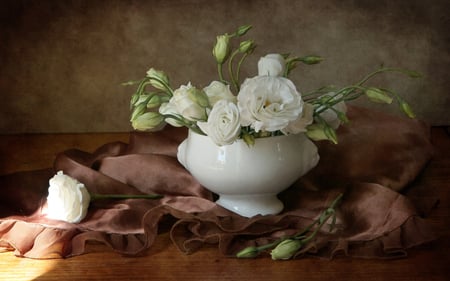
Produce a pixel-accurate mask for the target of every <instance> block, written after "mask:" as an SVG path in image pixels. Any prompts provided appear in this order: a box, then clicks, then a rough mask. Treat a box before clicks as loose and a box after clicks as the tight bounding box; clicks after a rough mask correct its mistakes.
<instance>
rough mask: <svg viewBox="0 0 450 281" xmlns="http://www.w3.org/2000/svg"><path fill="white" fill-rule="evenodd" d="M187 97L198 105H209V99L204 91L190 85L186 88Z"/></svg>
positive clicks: (204, 106)
mask: <svg viewBox="0 0 450 281" xmlns="http://www.w3.org/2000/svg"><path fill="white" fill-rule="evenodd" d="M188 97H189V99H190V100H191V101H193V102H195V103H196V104H198V105H199V106H201V107H203V108H206V107H209V99H208V96H207V95H206V93H205V91H203V90H199V89H197V88H195V87H191V88H190V89H189V90H188Z"/></svg>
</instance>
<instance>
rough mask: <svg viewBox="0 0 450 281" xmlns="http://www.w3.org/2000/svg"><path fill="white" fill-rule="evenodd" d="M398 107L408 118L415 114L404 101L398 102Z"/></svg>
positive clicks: (413, 116) (414, 116)
mask: <svg viewBox="0 0 450 281" xmlns="http://www.w3.org/2000/svg"><path fill="white" fill-rule="evenodd" d="M400 108H401V110H402V111H403V112H404V113H405V114H406V115H407V116H408V117H409V118H416V114H414V112H413V110H412V108H411V106H410V105H409V104H408V103H406V102H405V101H401V102H400Z"/></svg>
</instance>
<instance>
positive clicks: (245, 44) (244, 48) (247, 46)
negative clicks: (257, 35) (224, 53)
mask: <svg viewBox="0 0 450 281" xmlns="http://www.w3.org/2000/svg"><path fill="white" fill-rule="evenodd" d="M255 47H256V45H255V44H254V43H253V41H252V40H246V41H242V42H241V43H240V44H239V52H241V53H251V52H252V51H253V50H254V49H255Z"/></svg>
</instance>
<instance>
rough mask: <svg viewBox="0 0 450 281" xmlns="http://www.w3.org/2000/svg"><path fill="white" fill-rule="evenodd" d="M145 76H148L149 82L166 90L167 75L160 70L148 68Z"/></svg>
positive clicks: (167, 83) (157, 87)
mask: <svg viewBox="0 0 450 281" xmlns="http://www.w3.org/2000/svg"><path fill="white" fill-rule="evenodd" d="M147 77H148V78H150V84H151V85H152V86H153V87H155V88H156V89H159V90H166V89H167V88H166V86H167V85H169V77H168V76H167V75H166V74H165V73H164V72H163V71H161V70H156V69H154V68H150V69H149V70H148V71H147Z"/></svg>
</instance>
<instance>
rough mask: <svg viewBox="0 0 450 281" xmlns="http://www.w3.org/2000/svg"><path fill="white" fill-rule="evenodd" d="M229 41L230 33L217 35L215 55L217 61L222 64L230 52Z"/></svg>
mask: <svg viewBox="0 0 450 281" xmlns="http://www.w3.org/2000/svg"><path fill="white" fill-rule="evenodd" d="M229 41H230V36H228V34H225V35H219V36H217V42H216V45H215V46H214V48H213V51H212V53H213V56H214V57H215V58H216V61H217V63H219V64H222V63H223V62H224V61H225V60H226V59H227V58H228V54H229Z"/></svg>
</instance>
